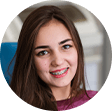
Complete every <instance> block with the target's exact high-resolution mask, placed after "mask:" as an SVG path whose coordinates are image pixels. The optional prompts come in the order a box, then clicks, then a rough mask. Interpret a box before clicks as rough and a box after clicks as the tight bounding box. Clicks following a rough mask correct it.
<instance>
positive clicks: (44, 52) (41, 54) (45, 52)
mask: <svg viewBox="0 0 112 111" xmlns="http://www.w3.org/2000/svg"><path fill="white" fill-rule="evenodd" d="M46 54H48V51H45V50H44V51H41V52H39V53H38V54H37V55H38V56H43V55H46Z"/></svg>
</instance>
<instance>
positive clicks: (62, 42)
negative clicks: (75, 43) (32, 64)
mask: <svg viewBox="0 0 112 111" xmlns="http://www.w3.org/2000/svg"><path fill="white" fill-rule="evenodd" d="M68 41H72V39H65V40H63V41H61V42H59V45H61V44H64V43H65V42H68ZM42 48H50V47H49V46H48V45H43V46H37V47H36V48H35V50H36V49H42Z"/></svg>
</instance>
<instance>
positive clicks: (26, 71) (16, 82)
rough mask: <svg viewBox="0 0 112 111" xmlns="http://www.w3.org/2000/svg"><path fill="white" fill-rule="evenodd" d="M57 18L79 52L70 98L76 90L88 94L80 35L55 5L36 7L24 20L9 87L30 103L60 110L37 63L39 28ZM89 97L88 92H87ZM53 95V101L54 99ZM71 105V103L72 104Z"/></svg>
mask: <svg viewBox="0 0 112 111" xmlns="http://www.w3.org/2000/svg"><path fill="white" fill-rule="evenodd" d="M52 19H56V20H58V21H59V22H61V23H63V24H64V25H65V26H66V27H67V29H68V30H69V32H70V34H71V37H72V39H73V42H74V45H75V47H76V50H77V53H78V67H77V71H76V74H75V76H74V78H73V80H72V81H71V92H70V97H71V98H72V95H73V93H74V91H75V95H76V97H77V96H78V94H81V93H82V91H83V92H84V93H85V94H86V95H87V92H86V88H85V81H84V60H83V59H84V57H83V48H82V44H81V41H80V38H79V34H78V32H77V30H76V28H75V26H74V24H73V23H72V21H71V20H69V18H68V17H67V16H66V14H64V13H63V12H62V11H61V10H60V9H59V8H57V7H55V6H43V7H40V8H38V9H36V10H34V11H33V12H32V13H31V14H30V15H29V16H28V17H27V18H26V20H25V22H24V24H23V26H22V30H21V32H20V36H19V40H18V46H17V51H16V54H15V58H16V61H15V66H14V70H13V74H12V80H11V84H10V87H11V88H12V90H13V91H14V92H15V93H16V94H17V95H18V96H19V97H20V98H22V99H23V100H24V101H26V102H27V103H29V104H31V105H33V106H35V107H38V108H41V109H46V110H54V111H57V104H56V100H55V98H54V96H53V94H52V91H51V89H50V88H49V87H48V85H47V84H46V83H45V82H44V81H42V80H41V79H40V78H39V76H38V73H37V72H36V68H35V65H34V58H33V56H34V43H35V39H36V37H37V35H38V32H39V29H40V28H41V27H42V26H43V25H45V24H46V23H48V22H49V21H51V20H52ZM87 96H88V95H87ZM51 98H52V99H53V100H54V101H51ZM70 104H71V103H70Z"/></svg>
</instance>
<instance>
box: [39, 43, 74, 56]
mask: <svg viewBox="0 0 112 111" xmlns="http://www.w3.org/2000/svg"><path fill="white" fill-rule="evenodd" d="M70 47H72V45H68V44H67V45H64V46H63V47H62V49H64V50H68V49H69V48H70ZM48 53H49V52H48V51H46V50H43V51H41V52H39V53H38V54H37V56H44V55H46V54H48Z"/></svg>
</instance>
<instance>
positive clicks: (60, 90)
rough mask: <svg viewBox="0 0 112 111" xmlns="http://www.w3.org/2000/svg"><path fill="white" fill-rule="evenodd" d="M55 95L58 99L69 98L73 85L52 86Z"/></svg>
mask: <svg viewBox="0 0 112 111" xmlns="http://www.w3.org/2000/svg"><path fill="white" fill-rule="evenodd" d="M51 90H52V92H53V95H54V97H55V99H56V101H59V100H65V99H68V98H69V94H70V90H71V86H70V85H69V86H64V87H51Z"/></svg>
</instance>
